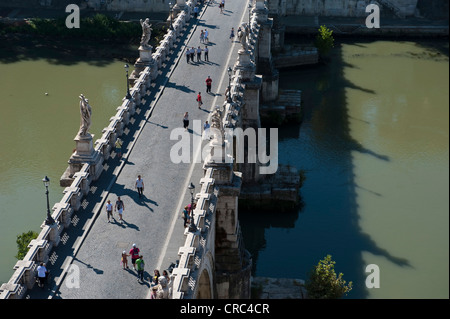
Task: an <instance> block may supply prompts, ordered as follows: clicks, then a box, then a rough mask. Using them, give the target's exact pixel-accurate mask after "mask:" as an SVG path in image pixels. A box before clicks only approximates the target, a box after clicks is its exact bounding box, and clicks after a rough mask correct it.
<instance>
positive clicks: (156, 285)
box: [120, 244, 172, 299]
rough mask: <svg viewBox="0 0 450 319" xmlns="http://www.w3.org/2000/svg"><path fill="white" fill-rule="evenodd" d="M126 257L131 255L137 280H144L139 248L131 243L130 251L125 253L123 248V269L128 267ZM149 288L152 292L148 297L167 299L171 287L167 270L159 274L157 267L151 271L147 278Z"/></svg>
mask: <svg viewBox="0 0 450 319" xmlns="http://www.w3.org/2000/svg"><path fill="white" fill-rule="evenodd" d="M128 257H131V264H132V265H133V269H134V270H136V271H137V281H138V282H139V283H143V282H144V270H145V261H144V257H143V255H142V254H141V252H140V249H139V248H138V247H137V246H136V244H133V246H132V248H131V249H130V251H129V252H128V253H127V252H126V251H125V250H124V251H123V252H122V256H121V259H120V260H121V263H122V268H123V269H129V267H128ZM149 283H150V289H152V293H151V295H150V299H168V298H169V292H170V291H169V289H170V287H171V283H172V278H171V277H170V276H169V273H168V272H167V270H164V271H163V274H162V275H161V274H160V272H159V270H158V269H155V270H154V271H153V276H152V277H150V280H149Z"/></svg>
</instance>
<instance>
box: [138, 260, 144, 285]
mask: <svg viewBox="0 0 450 319" xmlns="http://www.w3.org/2000/svg"><path fill="white" fill-rule="evenodd" d="M144 266H145V262H144V258H143V256H142V255H140V256H139V258H138V259H136V267H137V275H138V281H139V282H143V281H144Z"/></svg>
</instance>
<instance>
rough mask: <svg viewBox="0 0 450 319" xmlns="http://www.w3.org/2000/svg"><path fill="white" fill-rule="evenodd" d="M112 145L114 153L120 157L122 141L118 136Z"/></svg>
mask: <svg viewBox="0 0 450 319" xmlns="http://www.w3.org/2000/svg"><path fill="white" fill-rule="evenodd" d="M114 146H115V147H116V154H117V157H118V158H121V157H122V141H121V140H120V138H118V139H117V140H116V143H115V144H114Z"/></svg>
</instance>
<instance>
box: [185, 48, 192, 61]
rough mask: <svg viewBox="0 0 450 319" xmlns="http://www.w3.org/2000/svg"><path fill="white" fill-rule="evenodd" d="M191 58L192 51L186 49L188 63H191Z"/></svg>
mask: <svg viewBox="0 0 450 319" xmlns="http://www.w3.org/2000/svg"><path fill="white" fill-rule="evenodd" d="M190 57H191V50H189V48H187V49H186V62H187V63H189V58H190Z"/></svg>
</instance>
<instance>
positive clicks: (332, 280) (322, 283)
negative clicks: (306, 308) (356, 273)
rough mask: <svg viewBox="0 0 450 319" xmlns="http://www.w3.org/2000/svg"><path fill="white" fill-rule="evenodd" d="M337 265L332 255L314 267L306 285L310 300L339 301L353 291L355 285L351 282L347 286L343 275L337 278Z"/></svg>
mask: <svg viewBox="0 0 450 319" xmlns="http://www.w3.org/2000/svg"><path fill="white" fill-rule="evenodd" d="M335 264H336V262H335V261H333V260H331V255H327V256H326V257H325V258H324V259H323V260H320V261H319V263H318V264H317V265H316V266H314V268H313V270H312V271H311V273H310V276H309V279H308V281H307V282H306V284H305V288H306V290H307V291H308V296H309V298H310V299H338V298H341V297H343V296H344V295H346V294H347V293H348V292H349V291H350V290H352V285H353V283H352V282H351V281H350V282H349V283H348V285H347V283H346V281H345V280H343V279H342V277H343V276H344V275H343V274H342V273H339V275H338V276H336V272H335V271H334V265H335Z"/></svg>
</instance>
